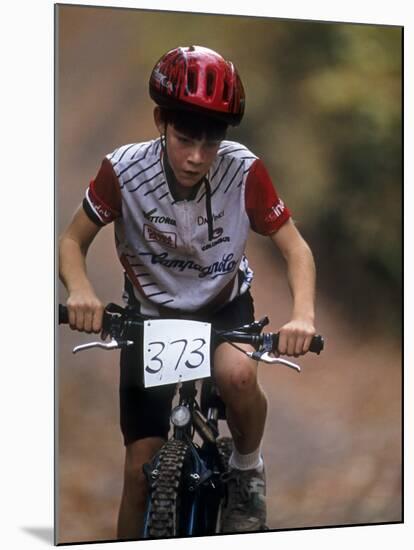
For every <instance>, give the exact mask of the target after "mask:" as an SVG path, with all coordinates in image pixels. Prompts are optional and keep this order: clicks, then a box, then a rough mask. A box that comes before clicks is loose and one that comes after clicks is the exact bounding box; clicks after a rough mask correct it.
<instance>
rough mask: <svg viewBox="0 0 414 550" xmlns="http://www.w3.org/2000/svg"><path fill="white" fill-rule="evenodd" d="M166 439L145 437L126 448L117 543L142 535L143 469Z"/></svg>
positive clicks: (144, 500) (143, 506)
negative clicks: (118, 540)
mask: <svg viewBox="0 0 414 550" xmlns="http://www.w3.org/2000/svg"><path fill="white" fill-rule="evenodd" d="M164 442H165V439H163V438H161V437H147V438H145V439H140V440H138V441H134V442H133V443H130V444H129V445H127V446H126V451H125V467H124V487H123V490H122V498H121V505H120V508H119V515H118V529H117V537H118V539H120V540H126V539H138V538H140V537H141V536H142V527H143V517H144V511H145V503H146V498H147V482H146V479H145V476H144V473H143V470H142V467H143V465H144V464H145V463H146V462H150V460H151V459H152V457H153V456H154V455H155V453H156V452H157V451H158V450H159V449H160V448H161V446H162V445H163V443H164Z"/></svg>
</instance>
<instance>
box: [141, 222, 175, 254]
mask: <svg viewBox="0 0 414 550" xmlns="http://www.w3.org/2000/svg"><path fill="white" fill-rule="evenodd" d="M144 238H145V240H146V241H148V242H157V243H159V244H161V245H165V246H169V247H170V248H177V235H176V233H173V232H171V231H159V230H158V229H155V227H151V226H150V225H148V224H146V223H144Z"/></svg>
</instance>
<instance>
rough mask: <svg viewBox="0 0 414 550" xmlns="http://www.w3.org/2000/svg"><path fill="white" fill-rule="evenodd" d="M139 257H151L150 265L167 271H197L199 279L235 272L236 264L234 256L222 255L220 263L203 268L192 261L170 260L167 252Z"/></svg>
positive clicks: (144, 254) (146, 253)
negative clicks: (164, 268)
mask: <svg viewBox="0 0 414 550" xmlns="http://www.w3.org/2000/svg"><path fill="white" fill-rule="evenodd" d="M141 256H151V263H152V264H159V265H162V266H163V267H166V268H168V269H177V270H178V271H180V272H183V271H185V270H194V271H198V272H199V273H198V276H199V278H200V279H204V278H205V277H208V276H210V277H211V278H212V279H216V278H217V277H219V276H220V275H227V274H228V273H231V272H232V271H234V270H235V268H236V267H237V265H238V264H237V262H236V261H235V260H234V259H233V258H234V254H224V255H223V256H222V259H221V260H220V261H216V262H214V263H212V264H210V265H207V266H203V265H200V264H197V263H196V262H193V261H192V260H187V259H181V258H171V257H170V256H169V255H168V252H163V253H162V254H152V253H151V252H142V253H141Z"/></svg>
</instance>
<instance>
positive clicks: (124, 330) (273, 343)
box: [59, 303, 324, 368]
mask: <svg viewBox="0 0 414 550" xmlns="http://www.w3.org/2000/svg"><path fill="white" fill-rule="evenodd" d="M149 319H151V318H150V317H146V316H144V315H141V314H140V313H138V312H137V311H136V310H135V309H131V308H128V307H126V308H123V307H121V306H119V305H117V304H112V303H111V304H108V305H107V306H106V308H105V310H104V315H103V323H102V337H103V338H105V337H106V336H107V335H109V336H111V338H112V340H111V342H110V343H108V344H102V343H99V342H95V343H92V344H85V345H83V346H78V347H77V348H75V349H74V352H76V351H81V350H83V349H88V348H90V347H102V348H104V349H114V348H120V347H125V346H128V345H132V344H133V341H132V340H131V339H129V338H128V336H129V334H130V329H131V328H133V327H137V326H142V324H143V321H144V320H149ZM68 323H69V314H68V309H67V307H66V306H64V305H62V304H59V324H68ZM268 323H269V319H268V318H267V317H264V318H263V319H261V320H260V321H254V322H253V323H251V324H249V325H244V326H242V327H238V328H236V329H234V330H226V331H217V330H214V331H213V334H214V336H215V338H216V339H217V341H219V342H220V341H221V342H223V341H225V342H229V343H232V344H233V345H234V344H235V343H243V344H251V345H252V346H253V347H254V348H255V350H256V351H254V352H248V355H249V357H251V358H252V359H256V360H260V361H263V362H266V363H270V362H274V358H273V357H271V356H269V353H270V352H277V351H278V345H279V333H262V332H261V331H262V329H263V328H264V326H266V325H267V324H268ZM94 344H95V345H94ZM239 349H240V348H239ZM323 349H324V339H323V337H322V336H320V335H316V336H314V337H313V338H312V341H311V344H310V347H309V351H311V352H312V353H316V354H318V355H319V354H320V352H321V351H322V350H323ZM242 351H244V350H242ZM287 363H289V362H287ZM292 365H294V364H289V365H288V366H292ZM296 367H297V366H296V365H295V367H294V368H296Z"/></svg>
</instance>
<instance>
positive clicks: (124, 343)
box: [72, 338, 134, 353]
mask: <svg viewBox="0 0 414 550" xmlns="http://www.w3.org/2000/svg"><path fill="white" fill-rule="evenodd" d="M133 344H134V342H133V341H132V340H115V339H114V338H113V339H112V340H111V341H110V342H87V343H86V344H81V345H79V346H75V347H74V348H73V350H72V351H73V353H78V351H86V350H88V349H93V348H101V349H104V350H109V351H111V350H114V349H121V348H126V347H128V346H132V345H133Z"/></svg>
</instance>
